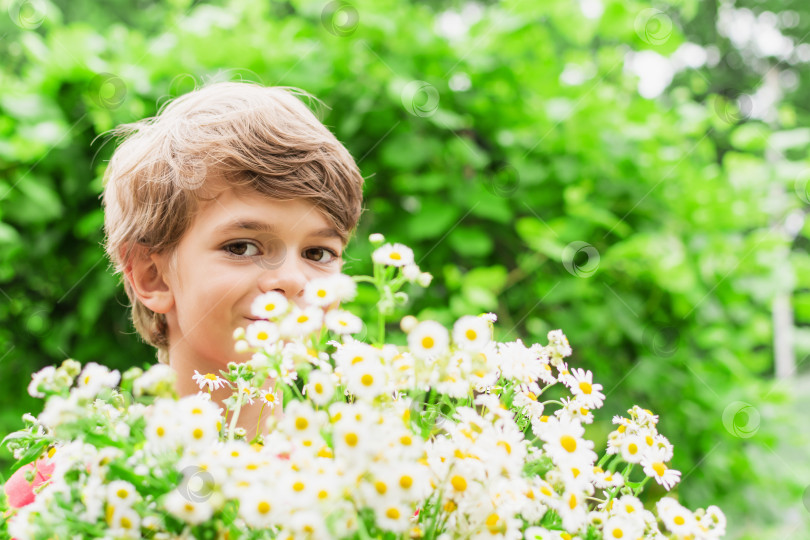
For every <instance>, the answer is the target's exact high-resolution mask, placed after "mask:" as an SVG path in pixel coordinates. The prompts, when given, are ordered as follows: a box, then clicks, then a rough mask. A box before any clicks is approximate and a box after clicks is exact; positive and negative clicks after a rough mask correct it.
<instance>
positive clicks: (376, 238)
mask: <svg viewBox="0 0 810 540" xmlns="http://www.w3.org/2000/svg"><path fill="white" fill-rule="evenodd" d="M368 241H369V242H371V244H372V245H375V246H379V245H380V244H382V243H383V242H385V236H383V235H381V234H380V233H373V234H370V235H369V237H368Z"/></svg>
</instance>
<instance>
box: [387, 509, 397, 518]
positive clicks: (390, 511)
mask: <svg viewBox="0 0 810 540" xmlns="http://www.w3.org/2000/svg"><path fill="white" fill-rule="evenodd" d="M385 515H386V517H387V518H388V519H399V510H397V509H396V508H389V509H388V510H386V511H385Z"/></svg>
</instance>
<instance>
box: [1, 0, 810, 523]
mask: <svg viewBox="0 0 810 540" xmlns="http://www.w3.org/2000/svg"><path fill="white" fill-rule="evenodd" d="M738 4H739V5H737V6H735V5H734V4H733V3H731V2H724V3H717V2H697V1H696V0H671V1H670V2H665V3H664V2H660V3H655V4H651V3H649V2H644V1H634V2H625V1H620V0H611V1H604V2H600V1H599V0H582V1H580V2H567V1H564V0H560V1H549V2H543V3H539V4H538V3H528V4H527V3H522V2H519V1H505V2H501V3H496V2H492V3H465V2H439V1H437V2H431V3H423V2H394V1H390V0H389V1H382V2H374V3H372V2H369V1H366V0H363V1H356V2H352V3H345V2H324V1H321V2H310V1H303V0H300V1H289V2H273V1H270V2H268V1H258V0H228V1H225V0H223V1H218V2H191V1H190V0H185V1H184V0H172V1H168V0H167V1H164V2H145V1H139V2H136V3H135V4H133V3H132V2H125V1H123V0H115V1H110V2H105V4H104V9H101V7H100V6H99V5H98V3H96V2H89V1H86V0H82V1H72V2H67V1H61V2H48V1H47V0H27V1H22V0H4V2H3V5H2V7H3V9H4V12H7V13H8V14H9V17H8V18H7V19H6V18H2V17H0V36H2V37H1V38H0V55H1V56H2V58H3V59H4V62H3V65H2V67H0V321H2V325H0V358H2V359H0V373H2V374H3V375H4V376H3V377H0V385H2V387H1V388H2V390H3V396H4V397H3V398H2V399H3V405H4V406H3V408H2V410H1V412H0V427H2V428H4V430H5V431H8V430H10V429H12V428H14V427H16V426H18V425H19V416H20V414H21V413H22V412H23V411H24V410H28V409H31V408H32V407H33V406H34V405H33V402H32V400H30V399H29V398H27V397H26V395H25V392H24V387H25V384H26V383H27V381H28V378H29V376H30V373H31V372H33V371H35V370H37V369H39V368H40V367H42V366H43V365H46V364H51V363H54V362H56V361H59V360H61V359H63V358H64V357H66V356H72V357H74V358H77V359H79V360H81V361H83V362H87V361H100V362H104V363H106V364H108V365H110V366H113V367H118V368H125V367H127V366H129V365H133V364H144V363H148V362H151V361H153V359H154V353H153V352H152V351H151V350H149V348H148V347H146V346H144V345H143V344H141V343H139V342H138V340H137V339H136V337H135V336H134V333H133V331H132V329H131V326H130V324H129V322H128V320H127V312H126V310H125V307H124V304H125V300H126V298H125V295H124V294H123V290H122V288H121V287H120V286H117V284H116V280H115V279H114V278H113V277H112V276H111V275H110V272H109V270H108V268H107V261H106V259H105V258H104V254H103V251H102V249H101V247H100V243H101V241H102V231H101V226H102V221H103V216H102V212H101V209H100V205H99V201H98V197H99V194H100V193H101V175H102V172H103V169H104V164H105V161H106V160H107V159H108V158H109V156H110V153H111V151H112V149H113V147H114V144H113V143H111V142H107V140H106V137H104V136H103V135H104V134H105V132H107V131H108V130H109V129H111V128H112V127H114V126H115V125H117V124H119V123H123V122H128V121H132V120H134V119H138V118H142V117H144V116H149V115H153V114H155V113H156V111H157V110H158V109H159V107H160V106H161V105H162V104H163V103H165V102H166V101H167V100H168V99H170V98H172V97H175V96H177V95H180V94H182V93H185V92H187V91H189V90H191V89H193V88H194V87H195V86H197V85H199V84H202V83H204V82H206V81H209V80H222V79H245V80H254V81H258V82H262V83H263V84H267V85H292V86H298V87H301V88H303V89H305V90H307V91H309V92H310V93H312V94H314V95H315V96H318V97H319V98H321V99H322V100H323V101H324V103H325V104H326V106H327V108H326V109H324V110H323V111H322V113H323V119H324V121H325V123H326V124H327V125H328V126H330V127H331V128H332V129H333V130H334V131H335V133H336V134H337V135H338V137H339V138H340V139H341V140H342V141H344V142H345V143H346V144H347V146H348V147H349V148H350V150H351V151H352V153H353V155H354V156H355V157H356V159H357V161H358V163H359V165H360V167H361V170H362V171H363V173H364V175H365V176H366V177H367V190H366V201H367V202H366V207H367V212H366V214H365V216H364V218H363V220H362V222H361V225H360V229H359V231H358V235H357V239H356V240H355V241H354V242H353V244H352V245H351V248H350V250H349V252H348V257H349V262H348V264H347V268H346V270H347V271H348V272H352V271H357V272H363V271H365V270H367V268H366V266H365V264H366V263H365V260H367V258H366V257H367V255H368V254H369V253H370V249H371V248H370V246H369V244H368V242H367V241H366V236H367V234H368V233H369V232H382V233H385V234H386V235H387V236H388V237H389V238H390V239H391V240H395V241H400V242H404V243H406V244H409V245H411V246H412V247H413V248H414V250H415V252H416V253H417V259H418V260H419V263H420V264H421V265H422V266H423V268H424V269H426V270H428V271H430V272H432V273H433V274H434V275H436V276H437V280H436V283H435V284H434V285H433V286H432V287H431V288H430V289H428V291H427V292H425V293H420V292H417V291H415V292H414V296H413V298H412V302H413V304H414V307H415V309H417V310H418V311H419V312H420V314H421V317H423V318H427V317H432V318H435V319H437V320H440V321H441V322H444V323H446V324H450V323H452V322H453V320H454V318H456V317H458V316H460V315H462V314H467V313H476V312H482V311H493V312H495V313H497V314H498V316H499V319H500V321H499V324H498V328H499V335H498V336H497V337H498V338H499V339H502V340H512V339H516V338H522V339H525V340H530V341H540V340H543V339H544V337H545V334H546V332H548V330H551V329H554V328H563V329H564V330H565V331H566V333H567V334H568V336H569V338H570V339H571V343H572V345H573V346H574V349H575V358H574V360H573V365H577V366H584V367H586V368H589V369H592V370H594V372H595V374H596V379H597V381H598V382H601V383H602V384H604V385H605V388H606V392H605V393H606V394H608V397H609V399H608V401H607V405H606V408H605V410H604V411H602V412H600V413H599V414H598V415H597V423H596V424H594V426H592V431H593V433H592V435H593V436H595V437H596V438H597V439H598V438H600V437H601V438H603V439H604V435H605V434H606V433H607V432H608V431H609V430H610V417H611V415H612V414H613V413H619V412H623V410H624V409H626V408H627V407H629V406H630V405H631V404H633V403H638V404H640V405H642V406H644V407H647V408H649V409H651V410H653V411H654V412H656V413H660V414H661V426H660V427H661V430H662V432H663V433H665V434H667V435H668V436H670V437H671V440H672V442H673V443H674V444H675V448H676V451H675V464H676V466H677V467H679V468H681V469H682V470H683V473H684V479H685V482H684V484H683V486H682V487H681V488H680V489H679V494H680V496H681V498H682V500H683V501H684V503H685V504H687V505H689V506H692V507H696V506H701V505H703V506H705V505H707V504H711V503H716V504H719V505H720V506H722V507H723V509H724V510H725V511H726V512H727V513H728V515H729V516H730V518H731V520H730V522H731V527H732V529H733V533H732V534H731V535H729V536H730V537H738V538H762V537H767V536H773V535H775V534H777V533H779V534H786V533H788V532H789V531H790V530H791V527H801V526H802V524H804V526H805V527H806V525H807V519H808V515H807V512H805V511H804V509H803V508H802V505H801V498H800V497H801V492H802V490H803V489H804V488H805V487H806V486H805V485H804V484H802V481H801V480H800V479H801V478H803V477H804V478H806V477H807V472H808V468H807V465H806V463H804V462H803V461H801V460H800V459H798V458H797V457H796V456H794V455H793V454H792V453H791V450H790V448H794V449H795V448H803V447H806V445H807V443H808V440H807V431H808V430H807V429H806V428H807V427H808V426H807V421H806V419H804V418H802V417H800V416H799V415H796V414H795V413H794V411H795V409H794V407H795V406H796V405H795V403H794V402H793V401H792V398H791V393H790V387H789V385H788V384H787V383H786V382H773V381H772V380H771V373H772V371H773V354H774V349H773V343H772V340H773V336H774V328H773V324H772V302H773V299H774V298H776V297H777V296H778V295H779V294H780V293H782V294H784V293H786V294H788V297H789V298H791V299H792V301H793V307H794V310H795V317H796V324H797V326H798V328H797V331H798V333H797V343H796V351H797V352H798V353H799V354H798V358H799V359H800V362H801V360H802V358H803V357H806V355H807V354H808V353H810V334H808V333H807V330H806V328H807V325H808V323H809V322H810V301H808V299H810V294H808V290H809V289H810V284H808V282H807V281H808V279H810V277H807V276H810V272H807V271H803V270H807V269H810V261H809V260H808V258H807V254H806V249H805V247H806V243H807V241H808V238H810V226H808V225H806V224H804V221H803V215H804V213H805V212H806V208H807V205H808V204H810V195H808V193H810V192H808V190H807V181H808V180H810V174H809V173H808V171H810V168H808V163H807V158H806V152H807V147H808V143H810V132H808V130H807V129H806V128H805V127H803V126H806V125H807V114H808V111H807V108H806V97H807V95H808V91H809V89H810V81H808V80H807V77H808V70H807V69H803V68H806V65H807V62H808V61H810V53H808V48H810V46H808V44H807V43H803V42H804V40H805V38H806V35H807V32H808V31H810V29H808V25H810V6H806V5H804V4H800V3H799V2H795V1H794V2H792V3H790V2H787V1H784V2H779V1H776V0H771V1H757V2H747V3H744V2H738ZM768 10H770V11H768ZM741 21H743V22H741ZM744 21H747V23H745V24H748V26H744ZM752 21H753V22H752ZM741 28H749V30H748V31H744V30H741ZM746 32H747V33H746ZM762 36H766V38H763V37H762ZM767 36H769V37H767ZM762 39H764V41H762ZM768 40H770V41H768ZM785 40H788V41H790V44H789V46H788V43H787V41H785ZM774 43H775V44H776V45H774ZM769 44H771V45H769ZM780 44H781V45H780ZM769 46H770V47H771V48H770V49H769V48H768V47H769ZM780 47H781V48H780ZM788 50H789V52H786V51H788ZM774 81H775V82H774ZM774 96H775V97H774ZM99 135H102V137H99ZM797 224H798V225H797ZM359 309H361V310H362V309H363V301H362V297H361V301H360V302H359ZM392 324H394V323H392ZM806 367H807V366H806V364H802V363H799V368H800V369H802V368H803V369H806ZM775 483H776V484H778V485H779V486H780V488H781V489H780V490H778V492H775V491H774V490H772V489H769V487H770V486H772V485H774V484H775ZM765 490H768V491H765ZM763 492H767V493H769V497H768V498H767V500H765V499H764V498H763V497H762V496H761V494H762V493H763ZM661 494H662V493H661V492H660V491H655V490H653V491H652V492H651V497H652V498H655V497H657V496H659V495H661ZM785 508H789V509H790V510H789V511H786V510H785ZM786 516H787V518H786ZM780 520H782V521H784V522H785V524H784V525H783V526H782V528H781V529H780V528H779V527H780V526H779V524H778V521H780ZM746 528H747V529H748V533H744V532H743V531H744V529H746ZM745 534H748V536H745Z"/></svg>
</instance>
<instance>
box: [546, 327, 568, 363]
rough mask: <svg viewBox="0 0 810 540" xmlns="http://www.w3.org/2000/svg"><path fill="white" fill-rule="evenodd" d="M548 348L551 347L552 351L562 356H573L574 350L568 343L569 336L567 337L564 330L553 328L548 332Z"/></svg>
mask: <svg viewBox="0 0 810 540" xmlns="http://www.w3.org/2000/svg"><path fill="white" fill-rule="evenodd" d="M547 348H548V349H550V350H551V351H552V353H554V354H557V355H559V356H562V357H566V356H571V353H572V352H573V351H572V350H571V345H569V344H568V338H567V337H565V334H563V332H562V330H552V331H551V332H549V333H548V346H547Z"/></svg>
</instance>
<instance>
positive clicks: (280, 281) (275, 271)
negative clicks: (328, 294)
mask: <svg viewBox="0 0 810 540" xmlns="http://www.w3.org/2000/svg"><path fill="white" fill-rule="evenodd" d="M257 264H258V265H259V266H260V267H261V268H262V273H261V275H260V276H259V289H260V290H261V292H263V293H264V292H269V291H276V292H279V293H281V294H283V295H284V296H285V297H286V298H287V299H289V300H293V301H296V299H298V298H303V296H304V286H306V283H307V279H306V276H305V275H304V268H303V267H302V265H299V263H298V262H297V261H296V257H294V256H283V257H278V258H276V259H274V260H270V259H262V260H261V261H259V262H257ZM296 303H297V302H296Z"/></svg>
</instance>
